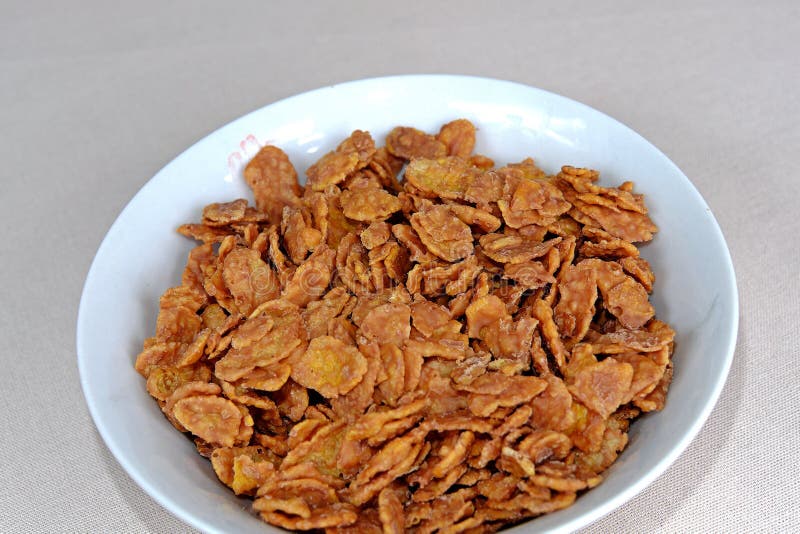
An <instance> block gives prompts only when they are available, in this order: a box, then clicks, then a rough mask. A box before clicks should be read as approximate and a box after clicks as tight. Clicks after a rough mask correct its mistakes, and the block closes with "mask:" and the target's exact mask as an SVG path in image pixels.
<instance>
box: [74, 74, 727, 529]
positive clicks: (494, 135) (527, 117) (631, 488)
mask: <svg viewBox="0 0 800 534" xmlns="http://www.w3.org/2000/svg"><path fill="white" fill-rule="evenodd" d="M458 117H466V118H468V119H470V120H472V121H473V122H474V123H475V124H476V125H477V126H478V128H479V131H478V140H477V151H479V152H480V153H483V154H487V155H489V156H491V157H492V158H494V159H495V161H496V162H498V163H505V162H513V161H518V160H520V159H522V158H524V157H526V156H533V157H534V158H535V159H536V160H537V162H538V163H539V164H540V165H542V166H543V167H544V169H545V170H547V171H555V170H557V169H558V168H559V167H560V165H562V164H567V163H568V164H572V165H576V166H587V167H592V168H595V169H599V170H600V171H601V183H614V184H616V183H619V182H621V181H623V180H626V179H630V180H633V181H635V182H636V187H637V190H638V191H641V192H643V193H645V195H646V200H647V204H648V206H649V207H650V210H651V211H650V213H651V216H652V218H653V219H654V220H655V222H656V224H658V226H659V227H660V228H661V231H660V232H659V233H658V234H657V236H656V238H655V240H654V241H653V242H652V243H650V244H648V245H647V246H646V247H644V250H643V254H644V256H645V258H647V259H648V260H649V261H650V262H651V264H652V266H653V269H654V271H655V273H656V276H657V281H656V286H655V292H654V296H653V302H654V304H655V307H656V310H657V314H658V316H659V317H660V318H661V319H664V320H666V321H668V322H669V323H670V324H671V325H672V326H673V327H674V328H675V330H676V331H677V350H676V352H675V356H674V360H675V376H674V381H673V383H672V387H671V388H670V392H669V396H668V401H667V406H666V408H665V409H664V410H663V411H662V412H660V413H654V414H650V415H647V416H646V417H644V418H643V419H642V420H640V421H638V422H637V423H636V424H634V425H633V427H632V431H631V433H630V445H629V446H628V448H627V449H626V450H625V452H624V453H623V454H622V455H621V457H620V459H619V460H618V461H617V463H615V464H614V465H613V466H612V467H611V469H610V470H609V471H608V472H607V473H606V475H607V478H606V480H605V481H604V482H603V483H602V484H601V485H600V486H598V487H597V488H595V489H593V490H591V491H589V492H587V493H586V494H584V495H583V496H581V497H580V498H579V499H578V500H577V501H576V503H575V504H574V505H573V506H571V507H569V508H567V509H565V510H562V511H559V512H557V513H554V514H549V515H546V516H543V517H540V518H537V519H534V520H532V521H530V522H528V523H525V524H523V525H520V526H518V527H516V528H515V530H517V529H518V530H536V531H539V532H542V531H553V532H556V531H569V530H573V529H576V528H578V527H581V526H584V525H587V524H589V523H590V522H592V521H594V520H596V519H598V518H599V517H601V516H603V515H605V514H607V513H609V512H610V511H612V510H614V509H615V508H617V507H618V506H620V505H621V504H623V503H624V502H625V501H627V500H629V499H630V498H631V497H633V496H634V495H635V494H636V493H638V492H639V491H641V490H642V489H643V488H644V487H645V486H647V485H648V484H649V483H650V482H652V481H653V480H654V479H655V478H656V477H657V476H658V475H659V474H661V473H662V472H663V471H664V470H665V469H666V468H667V467H668V466H669V465H670V464H671V463H672V462H673V461H674V460H675V459H676V458H677V456H678V455H679V454H680V453H681V452H682V451H683V450H684V449H685V448H686V446H687V445H688V444H689V442H690V441H691V440H692V438H693V437H694V436H695V435H696V434H697V432H698V431H699V430H700V428H701V426H702V425H703V422H704V421H705V420H706V418H707V417H708V414H709V413H710V412H711V409H712V407H713V406H714V403H715V402H716V400H717V397H718V396H719V394H720V391H721V390H722V386H723V384H724V382H725V378H726V376H727V374H728V369H729V367H730V363H731V360H732V357H733V351H734V346H735V342H736V332H737V320H738V304H737V292H736V282H735V278H734V272H733V267H732V264H731V260H730V255H729V253H728V249H727V247H726V245H725V241H724V238H723V236H722V233H721V232H720V229H719V226H718V225H717V222H716V221H715V219H714V217H713V215H712V214H711V211H710V210H709V208H708V206H707V205H706V203H705V202H704V201H703V198H702V197H701V196H700V194H699V193H698V192H697V190H696V189H695V188H694V187H693V186H692V184H691V183H690V182H689V180H688V179H687V178H686V177H685V176H684V175H683V173H682V172H681V171H680V170H679V169H678V168H677V167H676V166H675V165H674V164H673V163H672V162H671V161H670V160H669V159H667V157H666V156H664V154H662V153H661V152H659V151H658V149H656V148H655V147H654V146H653V145H651V144H650V143H648V142H647V141H646V140H645V139H643V138H642V137H641V136H639V135H638V134H636V133H635V132H633V131H632V130H630V129H629V128H627V127H626V126H623V125H622V124H620V123H619V122H617V121H615V120H614V119H611V118H609V117H608V116H606V115H604V114H602V113H600V112H598V111H596V110H594V109H591V108H589V107H587V106H585V105H582V104H579V103H577V102H574V101H572V100H569V99H567V98H564V97H561V96H557V95H554V94H551V93H547V92H545V91H541V90H538V89H534V88H531V87H527V86H524V85H519V84H515V83H510V82H505V81H498V80H490V79H484V78H471V77H462V76H398V77H390V78H378V79H371V80H363V81H357V82H352V83H345V84H341V85H335V86H331V87H326V88H323V89H319V90H316V91H311V92H309V93H305V94H301V95H298V96H295V97H292V98H288V99H286V100H282V101H280V102H276V103H274V104H271V105H269V106H266V107H264V108H262V109H260V110H258V111H254V112H253V113H250V114H249V115H246V116H244V117H242V118H240V119H238V120H236V121H234V122H232V123H230V124H228V125H227V126H224V127H223V128H220V129H219V130H217V131H216V132H214V133H212V134H211V135H209V136H207V137H206V138H205V139H203V140H201V141H199V142H197V143H196V144H195V145H194V146H192V147H191V148H189V149H188V150H186V151H185V152H184V153H183V154H181V155H180V156H178V157H177V158H175V160H173V161H172V162H171V163H169V165H167V166H166V167H164V168H163V169H162V170H161V171H160V172H159V173H158V174H157V175H156V176H154V177H153V178H152V179H151V180H150V181H149V182H148V183H147V184H146V185H145V186H144V187H143V188H142V189H141V191H139V193H138V194H137V195H136V196H135V197H134V198H133V200H131V201H130V203H128V205H127V206H126V207H125V209H124V210H123V211H122V213H121V214H120V216H119V217H118V218H117V220H116V222H115V223H114V224H113V226H112V227H111V229H110V230H109V231H108V235H107V236H106V237H105V239H104V240H103V243H102V244H101V245H100V249H99V250H98V251H97V256H96V257H95V259H94V262H93V264H92V266H91V269H90V270H89V274H88V276H87V278H86V285H85V287H84V290H83V296H82V298H81V304H80V311H79V314H78V328H77V348H78V365H79V368H80V375H81V383H82V386H83V391H84V394H85V396H86V402H87V404H88V405H89V410H90V411H91V414H92V417H93V418H94V421H95V424H96V425H97V429H98V430H99V432H100V434H101V435H102V436H103V439H104V440H105V442H106V444H107V445H108V448H109V449H110V450H111V452H112V453H113V454H114V456H115V457H116V458H117V460H118V461H119V463H120V464H121V465H122V466H123V467H124V468H125V470H126V471H127V472H128V473H129V474H130V476H131V477H132V478H133V479H134V480H135V481H136V482H137V483H138V484H139V485H140V486H141V487H142V488H143V489H144V490H145V491H146V492H147V493H149V494H150V495H151V496H152V497H153V498H154V499H155V500H156V501H158V502H159V503H161V504H162V505H163V506H164V507H165V508H166V509H167V510H169V511H170V512H172V513H173V514H174V515H176V516H177V517H179V518H181V519H182V520H184V521H185V522H187V523H189V524H191V525H193V526H194V527H197V528H199V529H201V530H203V531H207V532H240V533H248V532H262V533H263V532H266V531H272V530H277V529H273V528H272V527H270V526H268V525H266V524H265V523H263V522H261V521H260V520H259V519H258V518H257V517H256V516H255V515H253V514H252V513H251V512H249V501H246V500H243V499H237V498H236V497H234V496H233V494H232V493H231V492H230V491H229V490H228V489H227V488H225V487H223V486H222V485H221V484H220V483H219V482H218V481H217V479H216V477H215V475H214V473H213V471H212V469H211V466H210V464H209V462H208V461H207V460H205V459H204V458H201V457H200V456H199V455H198V454H197V452H196V451H195V449H194V446H193V445H192V443H191V442H190V441H189V440H187V439H186V438H185V437H183V436H182V435H180V433H178V432H176V431H175V429H174V428H173V427H172V426H171V425H170V424H169V423H168V422H167V420H166V419H165V418H164V416H163V415H162V414H161V412H160V410H159V409H158V406H157V405H156V403H155V402H154V401H153V400H152V399H151V398H150V397H149V395H148V394H147V392H146V391H145V388H144V381H143V380H142V378H141V377H140V376H139V375H138V374H136V372H135V371H134V369H133V362H134V359H135V357H136V355H137V353H138V352H139V350H140V347H141V343H142V340H143V339H144V338H145V337H147V336H149V335H151V333H152V332H153V330H154V327H155V319H156V314H157V311H158V297H159V295H160V294H161V292H162V291H163V290H164V289H166V288H167V287H170V286H172V285H175V284H177V283H179V280H180V273H181V271H182V269H183V265H184V263H185V259H186V254H187V253H188V251H189V250H190V248H191V247H192V243H191V242H190V241H189V240H188V239H186V238H183V237H181V236H179V235H178V234H177V233H176V232H175V231H174V229H175V228H176V227H177V226H178V225H179V224H181V223H183V222H188V221H194V220H197V219H199V217H200V212H201V209H202V207H203V206H204V205H206V204H208V203H210V202H213V201H220V200H232V199H234V198H238V197H246V198H252V197H251V193H250V191H249V189H248V187H247V186H246V184H245V183H244V181H243V179H242V176H241V170H242V167H243V164H245V163H246V162H247V160H248V159H249V158H250V157H251V156H252V155H253V154H254V153H255V152H256V151H257V150H258V147H259V145H263V144H267V143H270V144H276V145H278V146H280V147H281V148H283V149H284V150H285V151H286V152H287V153H288V154H289V156H290V157H291V159H292V161H293V162H294V163H295V165H296V166H297V167H298V171H299V172H300V174H301V175H302V174H303V172H302V171H304V170H305V168H306V167H307V166H308V165H309V164H310V163H312V162H313V161H315V160H316V159H317V158H319V156H321V155H322V154H324V153H325V152H327V151H328V150H331V149H332V148H334V147H335V146H336V144H337V142H338V141H339V140H341V139H342V138H344V137H346V136H347V135H348V134H349V133H350V132H351V131H352V130H354V129H356V128H360V129H366V130H369V131H370V132H372V134H373V135H374V136H375V137H376V139H377V140H379V141H380V140H382V139H383V137H384V136H385V134H386V133H387V132H388V131H389V130H390V129H391V128H392V127H393V126H395V125H398V124H405V125H413V126H415V127H418V128H421V129H425V130H428V131H434V130H436V129H438V127H439V126H440V125H441V124H443V123H444V122H446V121H449V120H451V119H454V118H458ZM687 483H691V481H687Z"/></svg>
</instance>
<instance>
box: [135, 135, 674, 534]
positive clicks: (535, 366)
mask: <svg viewBox="0 0 800 534" xmlns="http://www.w3.org/2000/svg"><path fill="white" fill-rule="evenodd" d="M475 131H476V129H475V127H474V126H473V125H472V124H471V123H470V122H469V121H467V120H464V119H459V120H455V121H453V122H450V123H448V124H445V125H444V126H442V128H441V130H440V131H439V132H438V134H436V135H432V134H428V133H425V132H422V131H420V130H417V129H414V128H410V127H398V128H395V129H394V130H392V131H391V132H390V133H389V135H388V136H387V138H386V146H385V147H379V148H376V145H375V142H374V140H373V139H372V137H371V136H370V134H369V133H368V132H365V131H360V130H356V131H355V132H353V134H352V135H351V136H350V137H349V138H347V139H345V140H344V141H342V143H341V144H340V145H339V146H338V147H337V148H336V150H334V151H332V152H330V153H328V154H326V155H324V156H323V157H322V158H321V159H320V160H319V161H318V162H317V163H316V164H314V165H312V166H311V167H310V168H309V169H308V171H307V173H306V174H307V180H306V185H305V186H301V185H300V184H299V183H298V178H297V172H296V170H295V168H294V167H293V165H292V163H291V162H290V161H289V158H288V157H287V156H286V154H285V153H284V152H283V151H282V150H281V149H280V148H278V147H275V146H266V147H264V148H262V149H261V151H260V152H259V153H258V154H257V155H256V156H255V157H254V158H253V159H252V161H251V162H250V163H249V165H248V166H247V168H246V169H245V171H244V177H245V180H246V181H247V183H248V184H249V185H250V186H251V187H252V189H253V194H254V197H255V206H251V205H249V204H248V202H247V201H246V200H244V199H237V200H233V201H230V202H222V203H215V204H211V205H209V206H207V207H206V208H205V209H204V210H203V214H202V220H201V221H200V223H198V224H186V225H184V226H181V227H180V228H179V232H180V233H182V234H184V235H186V236H188V237H192V238H194V239H196V240H198V241H200V242H201V243H202V244H200V245H199V246H197V247H196V248H195V249H194V250H192V251H191V253H190V254H189V258H188V262H187V265H186V269H185V271H184V273H183V277H182V281H181V285H179V286H177V287H174V288H171V289H168V290H167V291H166V292H165V293H164V295H163V296H162V297H161V301H160V312H159V314H158V319H157V321H156V333H155V336H154V337H152V338H149V339H147V340H146V341H145V343H144V348H143V350H142V352H141V354H140V355H139V356H138V358H137V360H136V370H137V371H138V372H139V373H141V374H142V375H143V376H144V377H145V378H146V379H147V391H148V392H149V393H150V394H151V395H152V396H153V397H154V398H155V399H156V400H157V401H158V403H159V405H160V406H161V409H162V410H163V412H164V414H165V416H166V417H167V419H169V421H170V422H171V423H172V424H173V425H174V426H175V427H176V428H177V429H178V430H180V431H181V432H186V433H187V434H188V435H190V436H191V437H192V439H193V440H194V442H195V443H196V445H197V449H198V451H199V452H200V454H202V455H204V456H206V457H208V458H210V459H211V465H212V466H213V469H214V471H215V472H216V474H217V475H218V477H219V479H220V481H221V482H222V483H224V484H225V485H227V486H229V487H230V488H231V489H232V490H233V491H234V492H235V493H236V494H237V495H246V496H250V497H252V498H253V499H254V501H253V509H254V510H255V511H256V512H257V513H259V514H260V515H261V517H262V518H263V519H264V520H265V521H267V522H269V523H271V524H273V525H277V526H280V527H283V528H287V529H292V530H308V529H326V530H328V529H330V531H331V532H334V531H338V530H342V531H353V532H356V531H357V532H362V531H364V532H367V531H369V532H371V531H375V532H380V531H383V532H401V531H405V530H411V531H416V532H434V531H442V532H460V531H470V532H484V531H495V530H497V529H500V528H502V527H503V526H506V525H509V524H514V523H517V522H520V521H522V520H524V519H526V518H530V517H533V516H536V515H540V514H545V513H548V512H552V511H554V510H558V509H561V508H564V507H567V506H569V505H570V504H572V502H574V500H575V498H576V496H577V495H578V494H579V493H580V492H582V491H584V490H587V489H589V488H592V487H594V486H596V485H597V484H599V483H600V482H601V480H602V472H603V471H604V470H605V469H606V468H608V466H610V465H611V464H612V463H613V462H614V461H615V460H616V458H617V456H618V455H619V454H620V452H621V451H622V450H623V449H624V448H625V445H626V444H627V441H628V438H627V430H628V427H629V425H630V423H631V422H632V420H634V419H635V418H637V417H638V416H639V415H640V414H641V413H642V412H649V411H653V410H660V409H661V408H662V407H663V406H664V402H665V397H666V392H667V388H668V387H669V383H670V379H671V377H672V363H671V355H672V350H673V338H674V334H675V333H674V332H673V330H672V329H671V328H670V327H669V326H668V325H667V324H665V323H663V322H661V321H659V320H657V319H655V317H654V309H653V306H652V305H651V304H650V302H649V298H648V296H649V293H650V292H651V291H652V289H653V282H654V276H653V273H652V271H651V269H650V266H649V264H648V263H647V261H645V260H644V259H643V258H642V257H640V255H639V249H638V248H637V247H636V245H635V243H641V242H646V241H649V240H650V239H652V237H653V233H654V232H656V230H657V228H656V226H655V225H654V224H653V222H652V221H651V220H650V218H649V217H648V215H647V208H646V207H645V204H644V199H643V197H642V195H640V194H637V193H634V192H633V184H632V183H631V182H625V183H623V184H621V185H620V186H618V187H602V186H600V185H598V184H597V180H598V173H597V172H596V171H593V170H589V169H577V168H573V167H568V166H565V167H562V169H561V171H560V172H558V173H557V174H555V175H549V174H547V173H545V172H544V171H543V170H541V169H540V168H539V167H538V166H537V165H536V163H535V162H534V161H533V160H532V159H526V160H524V161H522V162H520V163H516V164H510V165H507V166H505V167H500V168H497V167H495V165H494V162H493V161H492V160H491V159H489V158H488V157H486V156H483V155H478V154H474V153H473V149H474V146H475ZM401 177H402V178H403V179H402V180H401Z"/></svg>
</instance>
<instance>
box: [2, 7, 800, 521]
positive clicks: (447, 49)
mask: <svg viewBox="0 0 800 534" xmlns="http://www.w3.org/2000/svg"><path fill="white" fill-rule="evenodd" d="M165 4H169V6H168V7H165ZM222 4H223V3H221V2H219V3H212V2H169V3H166V2H155V1H146V2H142V1H140V2H126V3H119V2H99V1H92V2H81V3H68V2H58V3H56V2H50V3H48V2H21V1H19V2H14V1H11V2H8V1H6V2H3V3H2V5H0V72H2V75H0V102H2V105H0V134H1V135H2V137H0V139H1V140H2V142H0V161H2V172H1V173H0V176H2V209H0V238H1V241H2V243H3V247H2V249H1V250H0V265H2V274H3V279H2V283H0V297H1V298H2V302H3V305H2V306H0V331H1V332H2V338H3V349H2V351H0V353H1V354H2V360H3V369H4V372H3V379H2V383H3V387H2V388H0V406H2V407H3V409H4V412H5V413H4V415H3V427H2V432H0V450H2V451H3V459H2V462H0V476H2V480H3V484H2V485H0V532H3V533H9V532H37V531H38V532H55V531H65V532H66V531H70V532H78V531H80V532H88V531H98V532H99V531H102V532H112V531H113V532H158V533H166V532H189V531H191V529H190V528H189V527H188V526H186V525H185V524H183V523H181V522H180V521H179V520H177V519H175V518H173V517H172V516H171V515H170V514H169V513H168V512H166V511H165V510H164V509H162V508H161V507H160V506H159V505H158V504H157V503H155V502H154V501H153V500H152V499H151V498H150V497H148V496H147V495H146V494H145V493H144V492H143V491H142V490H140V489H139V488H138V487H137V486H136V484H134V483H133V482H132V481H131V479H130V478H129V477H128V476H127V475H126V473H125V472H124V471H123V470H122V469H121V468H120V466H119V465H118V464H117V463H116V461H115V460H114V458H113V457H112V456H111V455H110V454H109V452H108V450H107V449H106V447H105V445H104V444H103V442H102V440H101V439H100V436H99V435H98V433H97V431H96V430H95V427H94V425H93V423H92V420H91V418H90V417H89V413H88V411H87V409H86V405H85V403H84V400H83V396H82V394H81V389H80V384H79V378H78V371H77V366H76V355H75V342H74V339H75V322H76V314H77V308H78V300H79V298H80V293H81V287H82V284H83V281H84V278H85V276H86V272H87V270H88V268H89V264H90V262H91V261H92V257H93V256H94V253H95V251H96V249H97V247H98V245H99V244H100V241H101V239H102V238H103V236H104V234H105V232H106V231H107V230H108V228H109V226H110V225H111V223H112V222H113V221H114V218H115V217H116V216H117V214H118V213H119V211H120V210H121V209H122V207H123V206H124V205H125V203H126V202H127V201H128V200H129V199H130V198H131V197H132V196H133V195H134V194H135V193H136V191H137V190H138V189H139V188H140V187H141V186H142V185H143V184H144V183H145V182H146V181H147V180H148V179H149V178H150V177H151V176H152V175H153V174H154V173H155V172H156V171H158V169H159V168H160V167H162V166H163V165H164V164H165V163H167V162H168V161H169V160H170V159H172V158H173V157H174V156H175V155H176V154H178V153H179V152H181V151H182V150H183V149H184V148H186V147H187V146H189V145H190V144H192V143H193V142H194V141H195V140H197V139H199V138H200V137H202V136H204V135H205V134H207V133H208V132H211V131H212V130H214V129H216V128H217V127H219V126H220V125H223V124H225V123H227V122H228V121H230V120H232V119H234V118H236V117H238V116H240V115H242V114H244V113H246V112H248V111H250V110H253V109H256V108H259V107H261V106H264V105H266V104H269V103H270V102H274V101H275V100H278V99H280V98H283V97H286V96H289V95H292V94H295V93H298V92H301V91H305V90H308V89H312V88H315V87H320V86H325V85H330V84H332V83H335V82H340V81H345V80H353V79H358V78H365V77H372V76H380V75H387V74H403V73H459V74H472V75H479V76H488V77H495V78H503V79H510V80H515V81H519V82H523V83H527V84H530V85H533V86H536V87H541V88H543V89H547V90H549V91H553V92H556V93H560V94H563V95H565V96H568V97H570V98H573V99H576V100H578V101H581V102H584V103H586V104H588V105H590V106H593V107H595V108H597V109H599V110H601V111H603V112H605V113H607V114H609V115H611V116H613V117H615V118H617V119H619V120H621V121H622V122H624V123H625V124H627V125H629V126H630V127H632V128H633V129H634V130H636V131H638V132H640V133H641V134H642V135H644V136H645V137H646V138H647V139H649V140H650V141H652V142H653V143H654V144H655V145H656V146H658V147H659V148H660V149H661V150H663V151H664V152H665V153H666V154H667V155H668V156H669V157H670V158H671V159H672V160H673V161H674V162H675V163H677V165H678V166H679V167H680V168H681V169H682V170H683V171H684V172H685V173H686V174H687V175H688V176H689V177H690V179H691V180H692V181H693V182H694V184H695V185H696V186H697V188H698V189H699V190H700V192H701V193H702V194H703V195H704V197H705V198H706V200H707V201H708V204H709V205H710V206H711V208H712V210H713V212H714V214H715V215H716V217H717V219H718V220H719V223H720V225H721V226H722V229H723V231H724V233H725V236H726V238H727V240H728V245H729V247H730V250H731V253H732V256H733V260H734V264H735V267H736V272H737V278H738V283H739V293H740V299H741V326H740V330H739V338H738V339H739V341H738V345H737V348H736V356H735V358H734V362H733V368H732V369H731V373H730V376H729V378H728V382H727V384H726V386H725V389H724V391H723V393H722V396H721V398H720V400H719V403H718V405H717V406H716V408H715V410H714V411H713V413H712V414H711V417H710V418H709V420H708V422H707V423H706V424H705V427H704V428H703V430H702V431H701V433H700V434H699V436H698V437H697V438H696V439H695V440H694V442H693V443H692V444H691V446H690V447H689V448H688V449H687V450H686V451H685V452H684V453H683V455H682V456H681V457H680V458H679V459H678V460H677V462H675V464H674V465H673V466H672V467H671V468H670V469H669V470H668V471H667V472H666V473H664V474H663V475H662V476H661V477H660V478H659V479H657V480H656V481H655V482H654V483H653V484H652V485H650V486H649V487H648V488H647V489H646V490H644V491H643V492H642V493H641V494H639V495H638V496H637V497H636V498H634V499H633V500H632V501H630V502H629V503H627V504H626V505H624V506H622V507H621V508H620V509H618V510H616V511H615V512H613V513H612V514H610V515H609V516H607V517H605V518H604V519H602V520H600V521H598V522H596V523H595V524H593V525H592V526H591V527H589V529H588V531H594V532H628V531H641V532H679V531H680V532H711V531H718V532H753V531H770V532H776V531H788V530H796V529H800V512H798V510H799V509H800V482H799V481H800V476H798V475H800V469H799V468H798V464H800V445H799V444H798V439H797V436H798V428H800V424H798V423H800V417H798V410H797V405H798V402H800V387H799V386H798V384H799V383H800V372H799V371H798V369H800V365H798V363H799V361H798V360H799V359H800V348H798V342H797V340H795V339H794V338H793V335H794V334H793V332H797V327H796V325H797V324H798V319H800V310H799V309H798V302H800V290H798V287H800V269H799V268H798V265H800V239H799V238H798V231H797V224H796V216H793V215H792V213H797V209H798V204H799V203H800V186H799V185H798V184H800V176H798V171H797V167H796V158H797V155H798V148H800V128H798V117H799V116H800V97H798V90H797V87H798V86H800V59H799V57H800V45H798V41H797V36H798V33H800V9H799V7H800V3H797V2H793V1H784V2H752V3H748V2H722V1H715V2H693V1H686V2H683V1H682V2H663V3H661V2H640V1H622V2H602V3H601V2H595V3H588V2H573V1H566V2H523V1H519V2H504V3H502V5H501V4H500V3H495V2H476V1H470V2H463V1H451V2H418V3H414V2H408V3H404V4H394V5H391V6H390V5H385V4H382V3H380V2H366V1H364V2H346V3H345V2H336V3H334V2H295V3H291V5H289V4H290V3H288V2H287V3H285V4H286V5H277V3H273V4H274V5H270V4H269V3H266V2H255V1H249V0H239V1H237V2H233V3H226V4H227V5H222ZM495 4H497V5H495ZM698 268H704V267H703V259H702V258H698Z"/></svg>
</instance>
